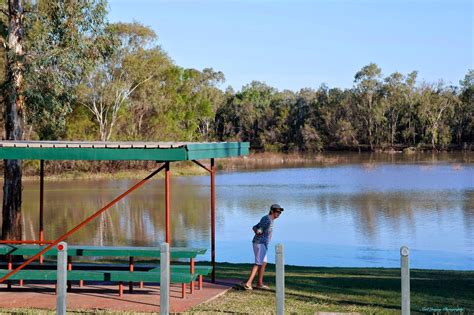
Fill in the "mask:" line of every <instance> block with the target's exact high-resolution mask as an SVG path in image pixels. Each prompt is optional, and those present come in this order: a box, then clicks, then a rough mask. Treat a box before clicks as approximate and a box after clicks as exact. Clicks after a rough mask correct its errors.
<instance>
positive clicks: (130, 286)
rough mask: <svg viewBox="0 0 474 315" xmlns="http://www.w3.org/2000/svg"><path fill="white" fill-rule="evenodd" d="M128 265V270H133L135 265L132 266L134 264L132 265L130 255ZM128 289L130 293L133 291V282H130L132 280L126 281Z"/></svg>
mask: <svg viewBox="0 0 474 315" xmlns="http://www.w3.org/2000/svg"><path fill="white" fill-rule="evenodd" d="M128 266H129V270H130V272H133V271H134V269H135V267H134V265H133V257H130V258H129V261H128ZM128 291H129V292H130V293H132V292H133V282H132V281H130V282H129V283H128Z"/></svg>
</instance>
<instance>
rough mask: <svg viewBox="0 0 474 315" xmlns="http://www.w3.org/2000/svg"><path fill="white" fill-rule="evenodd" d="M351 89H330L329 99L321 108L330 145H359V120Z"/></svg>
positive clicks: (328, 144)
mask: <svg viewBox="0 0 474 315" xmlns="http://www.w3.org/2000/svg"><path fill="white" fill-rule="evenodd" d="M353 99H354V97H353V95H352V93H351V91H350V90H341V89H339V88H332V89H329V90H328V92H327V101H326V104H325V106H322V108H321V115H322V119H323V122H324V129H325V131H326V133H327V137H328V138H327V143H326V146H328V147H333V148H337V147H346V148H347V147H357V145H358V144H359V141H358V139H357V120H356V119H355V118H356V117H355V116H356V115H355V114H354V108H353Z"/></svg>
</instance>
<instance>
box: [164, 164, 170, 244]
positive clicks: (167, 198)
mask: <svg viewBox="0 0 474 315" xmlns="http://www.w3.org/2000/svg"><path fill="white" fill-rule="evenodd" d="M165 211H166V214H165V218H166V243H168V244H171V237H170V162H166V170H165Z"/></svg>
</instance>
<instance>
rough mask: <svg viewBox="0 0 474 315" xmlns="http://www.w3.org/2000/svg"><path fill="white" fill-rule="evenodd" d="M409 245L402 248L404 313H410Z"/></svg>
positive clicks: (407, 314)
mask: <svg viewBox="0 0 474 315" xmlns="http://www.w3.org/2000/svg"><path fill="white" fill-rule="evenodd" d="M409 253H410V251H409V250H408V247H406V246H402V247H401V248H400V256H401V257H400V260H401V273H402V274H401V276H402V315H410V265H409V261H408V255H409Z"/></svg>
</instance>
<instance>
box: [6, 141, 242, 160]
mask: <svg viewBox="0 0 474 315" xmlns="http://www.w3.org/2000/svg"><path fill="white" fill-rule="evenodd" d="M249 146H250V145H249V143H248V142H95V141H92V142H91V141H0V159H11V160H127V161H131V160H150V161H186V160H201V159H209V158H224V157H233V156H242V155H247V154H249Z"/></svg>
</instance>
